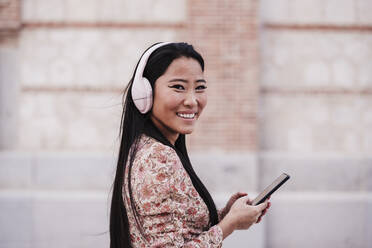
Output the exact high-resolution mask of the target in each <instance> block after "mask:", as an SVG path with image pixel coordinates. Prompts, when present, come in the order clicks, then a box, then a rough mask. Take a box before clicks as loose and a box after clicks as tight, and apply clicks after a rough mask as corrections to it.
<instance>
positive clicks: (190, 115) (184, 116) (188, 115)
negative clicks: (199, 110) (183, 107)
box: [177, 113, 195, 119]
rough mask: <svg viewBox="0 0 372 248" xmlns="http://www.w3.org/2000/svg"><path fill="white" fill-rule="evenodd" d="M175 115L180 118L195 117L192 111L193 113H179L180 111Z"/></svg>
mask: <svg viewBox="0 0 372 248" xmlns="http://www.w3.org/2000/svg"><path fill="white" fill-rule="evenodd" d="M177 115H178V116H179V117H182V118H185V119H193V118H194V117H195V113H193V114H180V113H177Z"/></svg>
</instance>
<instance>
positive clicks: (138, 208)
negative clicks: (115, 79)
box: [110, 43, 270, 248]
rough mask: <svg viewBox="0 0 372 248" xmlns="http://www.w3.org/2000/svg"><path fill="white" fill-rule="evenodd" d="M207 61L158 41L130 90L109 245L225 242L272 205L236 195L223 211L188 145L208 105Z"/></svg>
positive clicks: (144, 58)
mask: <svg viewBox="0 0 372 248" xmlns="http://www.w3.org/2000/svg"><path fill="white" fill-rule="evenodd" d="M203 72H204V61H203V58H202V57H201V55H200V54H199V53H197V52H196V51H195V50H194V49H193V47H192V46H191V45H188V44H186V43H158V44H155V45H154V46H152V47H150V48H149V49H148V50H147V51H146V52H145V53H144V54H143V55H142V57H141V59H140V61H139V62H138V64H137V67H136V70H135V73H134V75H133V77H132V79H131V81H130V83H129V85H128V87H127V89H126V96H125V104H124V111H123V115H122V122H121V136H122V138H121V144H120V151H119V159H118V164H117V171H116V177H115V181H114V185H113V195H112V203H111V214H110V215H111V216H110V237H111V244H110V247H111V248H119V247H120V248H122V247H221V245H222V240H223V239H225V238H226V237H227V236H228V235H230V234H231V233H232V232H233V231H234V230H237V229H248V228H249V227H250V226H251V225H252V224H253V223H258V222H259V221H260V220H261V217H262V216H263V215H264V214H265V212H266V210H267V208H269V206H270V203H269V202H268V201H266V202H264V203H262V204H260V205H257V206H251V205H250V203H251V201H250V200H249V199H248V198H247V196H246V195H247V194H246V193H240V192H239V193H236V194H234V195H233V196H232V197H231V198H230V200H229V201H228V203H227V204H226V206H225V207H224V208H223V209H222V210H219V211H217V210H216V206H215V204H214V202H213V199H212V197H211V195H210V194H209V192H208V190H207V189H206V188H205V186H204V185H203V183H202V182H201V181H200V179H199V178H198V176H197V175H196V173H195V171H194V170H193V168H192V166H191V163H190V160H189V157H188V154H187V149H186V145H185V135H186V134H189V133H192V131H193V130H194V127H195V123H196V121H197V120H198V118H199V116H200V115H201V113H202V111H203V108H204V107H205V105H206V103H207V94H206V89H207V82H206V80H205V79H204V75H203Z"/></svg>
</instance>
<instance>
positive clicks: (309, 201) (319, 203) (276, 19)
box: [259, 0, 372, 247]
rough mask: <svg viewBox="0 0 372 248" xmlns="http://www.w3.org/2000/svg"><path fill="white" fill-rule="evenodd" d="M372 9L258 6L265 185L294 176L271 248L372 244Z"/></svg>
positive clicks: (271, 232)
mask: <svg viewBox="0 0 372 248" xmlns="http://www.w3.org/2000/svg"><path fill="white" fill-rule="evenodd" d="M371 7H372V4H371V1H347V0H345V1H330V0H327V1H297V0H296V1H285V0H283V1H270V0H264V1H261V17H262V18H261V26H262V30H261V74H260V75H261V94H260V105H259V106H260V114H259V116H260V122H259V123H260V124H259V127H260V135H259V137H260V151H261V152H260V156H259V168H260V170H259V173H260V187H264V186H265V185H266V184H268V183H269V182H270V181H271V180H272V178H273V177H275V175H277V174H279V173H280V172H282V171H286V172H288V173H289V174H290V175H292V179H291V180H290V181H289V183H288V185H286V187H284V188H283V191H284V192H285V193H284V192H282V194H281V196H280V197H279V196H278V198H279V199H278V200H277V201H276V200H275V201H274V200H273V204H274V205H275V206H274V207H273V210H272V212H271V214H272V215H270V217H269V218H268V222H267V229H266V232H267V233H266V234H267V236H266V237H267V239H266V241H267V247H314V246H316V247H329V246H332V247H369V246H370V245H371V239H370V235H369V233H370V232H371V230H372V227H371V212H370V208H371V193H370V192H371V187H370V186H371V185H370V182H369V181H370V177H371V172H372V159H371V155H372V154H371V137H372V136H371V135H372V133H371V131H370V130H371V128H372V122H371V115H372V109H371V107H370V106H371V104H372V102H371V99H372V98H371V94H372V60H371V58H372V46H371V45H372V32H371V30H372V28H371V27H372V19H371V15H369V14H368V13H367V12H366V9H371ZM350 212H352V213H353V214H352V216H353V217H351V216H350V215H349V213H350ZM349 217H350V218H349ZM283 225H285V228H283ZM279 230H280V231H279ZM299 230H301V231H299Z"/></svg>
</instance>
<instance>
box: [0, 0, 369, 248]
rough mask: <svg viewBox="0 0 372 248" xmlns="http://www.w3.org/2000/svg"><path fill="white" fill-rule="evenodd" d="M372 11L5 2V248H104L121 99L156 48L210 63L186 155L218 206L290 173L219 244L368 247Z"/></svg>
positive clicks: (0, 13)
mask: <svg viewBox="0 0 372 248" xmlns="http://www.w3.org/2000/svg"><path fill="white" fill-rule="evenodd" d="M371 9H372V1H369V0H337V1H335V0H325V1H324V0H323V1H321V0H316V1H314V0H301V1H300V0H261V1H256V0H249V1H247V0H233V1H224V0H218V1H212V0H207V1H197V0H177V1H174V0H173V1H170V0H160V1H148V0H140V1H128V0H105V1H96V0H95V1H92V0H90V1H86V0H84V1H62V0H50V1H41V0H23V1H16V0H9V1H0V69H1V75H0V90H1V91H0V96H1V98H0V117H1V119H0V145H1V146H0V149H1V151H0V206H1V207H0V210H1V211H0V220H1V221H0V223H1V224H0V247H17V248H19V247H38V248H40V247H51V246H52V247H95V246H97V247H107V244H108V234H107V233H104V232H106V231H108V206H109V204H108V203H109V199H108V195H109V189H110V186H111V183H112V180H113V175H114V169H115V162H116V154H117V149H118V142H119V140H118V137H117V136H118V131H119V130H118V127H119V120H120V114H121V97H122V95H121V94H122V90H123V89H124V87H125V85H126V83H127V82H128V80H129V78H130V77H131V74H132V72H133V69H134V66H135V64H136V62H137V60H138V58H139V56H140V55H141V53H142V51H143V50H144V49H145V48H147V47H148V46H149V45H151V44H153V43H155V42H157V41H162V40H163V41H165V40H174V41H187V42H190V43H192V44H194V45H195V47H196V48H197V50H199V51H200V52H201V53H202V55H203V56H204V58H205V60H206V77H207V80H208V84H209V86H208V91H209V102H208V106H207V108H206V109H205V112H204V113H203V116H202V118H201V119H200V123H199V124H198V125H199V126H198V128H197V129H196V131H195V133H193V134H192V135H190V137H189V139H188V145H189V150H190V155H191V160H192V161H193V164H194V167H195V170H196V171H197V172H198V174H199V175H200V177H201V178H202V179H203V181H204V182H205V184H206V185H207V187H208V188H209V189H210V191H211V192H212V194H213V196H214V199H215V201H216V203H217V205H218V206H222V204H224V202H225V200H226V199H227V197H228V196H229V194H231V193H233V192H235V191H237V190H241V191H248V192H249V193H250V195H251V196H254V195H255V194H257V193H258V191H260V190H261V189H263V188H264V187H265V186H266V185H267V184H268V183H270V182H271V181H272V180H273V179H274V178H275V177H276V176H278V175H279V174H280V173H282V172H287V173H289V174H290V175H291V176H292V178H291V180H290V181H288V183H287V184H286V185H285V186H284V187H283V188H282V189H281V190H280V192H278V194H275V196H273V197H272V203H273V207H272V208H271V209H270V211H269V213H268V215H267V216H266V218H265V220H264V221H263V222H262V223H261V224H260V225H256V226H254V227H252V228H251V229H250V230H248V231H241V232H236V233H234V234H233V235H232V236H230V237H229V238H228V239H227V240H226V241H224V247H248V245H247V244H249V245H250V246H252V247H261V248H263V247H276V248H277V247H286V248H290V247H305V248H306V247H314V246H316V247H345V248H346V247H363V248H364V247H365V248H367V247H370V246H371V244H372V240H371V238H370V235H369V233H371V232H372V231H371V230H372V226H371V223H372V219H371V218H372V215H371V211H370V209H371V206H372V205H371V204H372V197H371V193H370V192H371V190H372V184H371V180H370V178H371V175H372V166H371V165H372V162H371V161H372V154H371V142H372V132H371V130H372V108H371V107H370V106H371V105H372V100H371V99H372V98H371V95H372V16H371V15H370V10H371ZM350 212H352V215H350ZM51 216H52V217H51ZM4 223H6V224H4ZM56 223H58V224H56ZM283 223H285V225H283ZM102 232H103V233H104V234H102V235H98V236H94V235H95V234H98V233H102ZM309 240H311V242H308V241H309ZM250 246H249V247H250Z"/></svg>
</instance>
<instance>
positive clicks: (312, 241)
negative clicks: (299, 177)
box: [266, 192, 371, 248]
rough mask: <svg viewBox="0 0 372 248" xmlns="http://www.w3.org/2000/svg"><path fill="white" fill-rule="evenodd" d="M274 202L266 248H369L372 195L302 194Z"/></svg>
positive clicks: (284, 197) (278, 197)
mask: <svg viewBox="0 0 372 248" xmlns="http://www.w3.org/2000/svg"><path fill="white" fill-rule="evenodd" d="M271 202H272V207H271V208H270V210H269V212H268V213H267V216H266V217H267V220H266V221H267V225H266V226H267V229H266V231H267V232H266V238H267V240H266V242H267V246H266V247H276V248H281V247H286V248H292V247H304V248H307V247H340V248H343V247H345V248H346V247H361V248H368V247H370V243H369V241H368V240H369V239H370V238H369V236H370V233H367V232H366V227H367V225H370V224H368V217H367V215H368V208H369V207H370V206H371V205H370V204H371V195H370V194H357V193H348V194H346V193H330V192H324V193H319V194H318V193H304V192H300V193H297V194H288V195H286V196H283V195H281V196H279V195H278V196H277V197H276V198H275V200H274V199H272V200H271ZM350 213H352V214H350Z"/></svg>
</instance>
